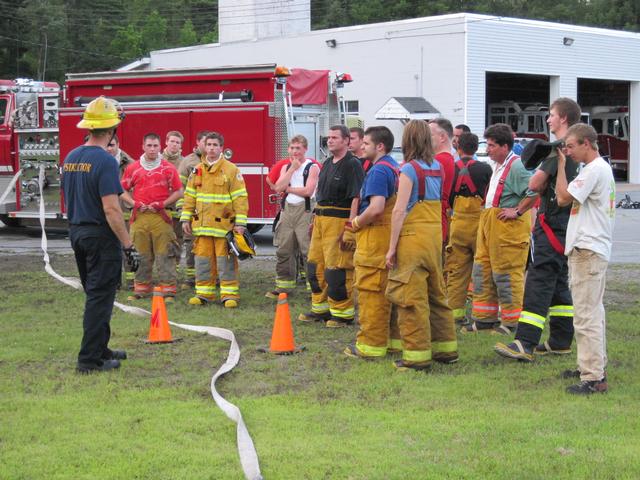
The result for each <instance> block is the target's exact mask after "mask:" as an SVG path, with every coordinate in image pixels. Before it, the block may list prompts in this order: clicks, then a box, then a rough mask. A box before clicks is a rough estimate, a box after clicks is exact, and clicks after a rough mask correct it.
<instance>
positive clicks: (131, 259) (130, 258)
mask: <svg viewBox="0 0 640 480" xmlns="http://www.w3.org/2000/svg"><path fill="white" fill-rule="evenodd" d="M122 250H123V251H124V255H125V256H126V257H127V264H128V265H129V268H130V269H131V271H132V272H137V271H138V268H139V267H140V254H139V253H138V250H136V247H134V246H133V245H131V246H130V247H129V248H123V249H122Z"/></svg>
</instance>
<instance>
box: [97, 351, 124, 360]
mask: <svg viewBox="0 0 640 480" xmlns="http://www.w3.org/2000/svg"><path fill="white" fill-rule="evenodd" d="M126 359H127V352H125V351H124V350H107V351H106V352H105V353H104V354H103V355H102V360H126Z"/></svg>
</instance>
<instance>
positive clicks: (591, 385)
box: [567, 377, 609, 395]
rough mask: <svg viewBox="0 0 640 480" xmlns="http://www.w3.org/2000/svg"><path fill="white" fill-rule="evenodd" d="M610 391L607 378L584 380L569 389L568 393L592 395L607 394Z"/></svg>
mask: <svg viewBox="0 0 640 480" xmlns="http://www.w3.org/2000/svg"><path fill="white" fill-rule="evenodd" d="M608 389H609V386H608V385H607V379H606V377H605V378H603V379H602V380H583V381H582V382H580V383H578V384H576V385H571V386H569V387H567V393H571V394H573V395H591V394H592V393H606V392H607V390H608Z"/></svg>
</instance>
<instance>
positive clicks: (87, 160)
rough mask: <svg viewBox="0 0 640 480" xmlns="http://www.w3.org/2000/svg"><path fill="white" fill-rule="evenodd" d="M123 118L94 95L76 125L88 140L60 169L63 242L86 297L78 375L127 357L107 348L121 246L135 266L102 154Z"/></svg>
mask: <svg viewBox="0 0 640 480" xmlns="http://www.w3.org/2000/svg"><path fill="white" fill-rule="evenodd" d="M123 118H124V114H122V113H121V112H119V111H118V108H117V105H116V103H115V102H114V101H113V100H110V99H108V98H105V97H98V98H96V99H95V100H93V101H92V102H91V103H89V105H87V108H86V109H85V112H84V114H83V117H82V121H80V123H78V125H77V126H78V128H82V129H87V130H89V136H88V139H87V141H86V143H85V144H84V145H82V146H80V147H78V148H76V149H75V150H73V151H72V152H71V153H69V155H68V156H67V158H65V160H64V163H63V166H62V187H63V191H64V199H65V207H66V211H67V218H68V219H69V238H70V240H71V246H72V248H73V252H74V254H75V258H76V264H77V265H78V271H79V273H80V280H81V281H82V286H83V288H84V292H85V295H86V301H85V309H84V318H83V335H82V343H81V346H80V353H79V354H78V365H77V371H78V372H80V373H90V372H104V371H108V370H113V369H116V368H119V367H120V360H124V359H126V358H127V354H126V352H125V351H124V350H111V349H109V347H108V344H109V338H110V337H111V329H110V326H109V323H110V321H111V312H112V309H113V301H114V300H115V296H116V288H117V286H118V284H119V282H120V277H121V269H122V251H123V247H124V253H125V255H126V258H127V263H128V264H129V266H130V267H131V270H132V271H134V272H135V271H136V270H137V269H138V265H139V255H138V252H137V251H136V249H135V247H134V246H133V244H132V242H131V239H130V238H129V233H128V232H127V229H126V228H125V224H124V220H123V217H122V210H121V208H120V203H119V201H118V197H119V195H120V194H121V193H122V187H121V185H120V180H119V178H118V166H117V165H116V163H115V162H114V161H113V157H112V156H111V155H109V154H108V153H107V151H106V148H107V145H109V142H110V141H111V139H112V138H113V136H114V135H115V131H116V127H117V126H118V124H120V122H121V121H122V119H123Z"/></svg>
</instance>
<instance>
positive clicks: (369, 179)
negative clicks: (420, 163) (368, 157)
mask: <svg viewBox="0 0 640 480" xmlns="http://www.w3.org/2000/svg"><path fill="white" fill-rule="evenodd" d="M381 161H385V162H388V163H389V164H391V165H393V167H394V168H396V169H400V165H398V162H396V161H395V160H394V159H393V158H392V157H390V156H389V155H385V156H384V157H382V158H380V159H379V160H378V161H377V162H376V163H374V164H373V166H372V167H371V168H370V169H369V171H368V172H367V175H366V177H364V183H363V184H362V189H361V190H360V208H359V209H358V214H361V213H362V212H364V211H365V210H366V209H367V207H368V206H369V203H370V202H371V197H376V196H380V197H384V198H385V199H387V198H389V197H391V196H393V195H394V194H395V193H396V174H395V173H394V172H393V170H392V169H390V168H389V167H388V166H386V165H382V164H381V163H380V162H381Z"/></svg>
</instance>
